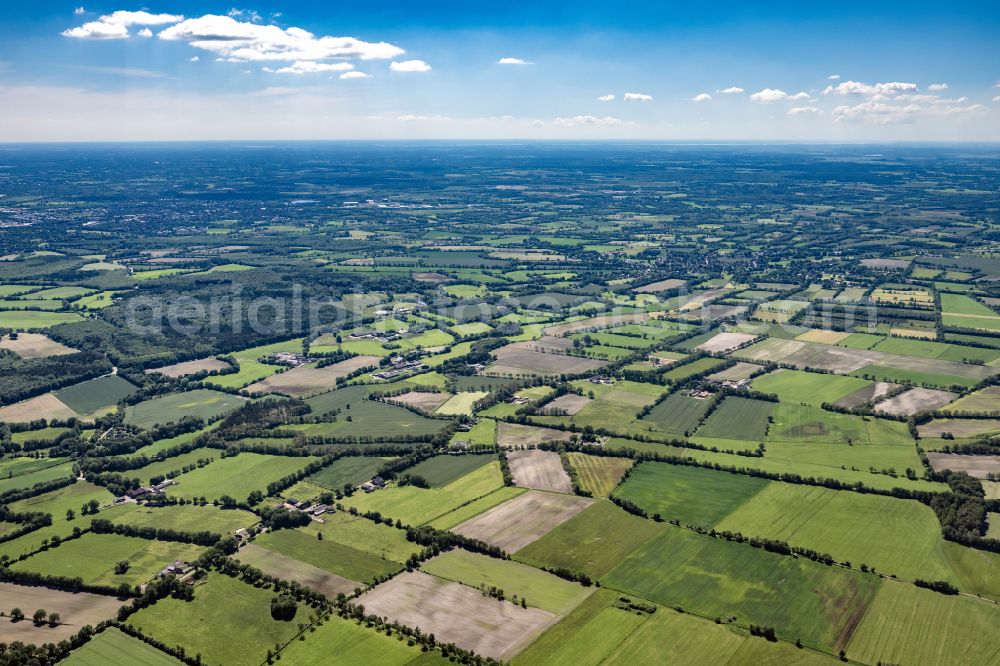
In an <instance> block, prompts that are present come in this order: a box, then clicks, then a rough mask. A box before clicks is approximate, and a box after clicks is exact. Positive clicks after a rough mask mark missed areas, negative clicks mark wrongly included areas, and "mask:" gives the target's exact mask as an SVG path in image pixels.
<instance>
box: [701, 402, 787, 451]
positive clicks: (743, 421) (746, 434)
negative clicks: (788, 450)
mask: <svg viewBox="0 0 1000 666" xmlns="http://www.w3.org/2000/svg"><path fill="white" fill-rule="evenodd" d="M773 410H774V403H771V402H764V401H763V400H749V399H747V398H740V397H738V396H732V397H729V398H726V399H725V400H723V401H722V404H720V405H719V406H718V407H716V408H715V411H714V412H712V414H711V416H709V417H708V419H707V420H706V421H705V423H704V424H703V425H702V426H701V427H700V428H698V430H697V432H696V434H697V435H698V436H699V437H712V438H720V439H736V440H756V441H763V440H764V436H765V435H766V434H767V418H768V417H769V416H770V415H771V412H772V411H773Z"/></svg>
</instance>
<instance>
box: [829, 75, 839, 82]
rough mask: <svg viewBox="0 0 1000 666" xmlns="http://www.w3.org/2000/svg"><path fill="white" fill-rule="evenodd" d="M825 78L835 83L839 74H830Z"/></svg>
mask: <svg viewBox="0 0 1000 666" xmlns="http://www.w3.org/2000/svg"><path fill="white" fill-rule="evenodd" d="M826 78H827V80H829V81H837V80H838V79H840V74H831V75H830V76H828V77H826Z"/></svg>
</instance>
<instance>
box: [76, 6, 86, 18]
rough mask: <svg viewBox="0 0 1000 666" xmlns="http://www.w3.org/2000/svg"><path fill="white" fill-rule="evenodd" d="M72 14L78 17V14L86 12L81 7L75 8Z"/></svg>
mask: <svg viewBox="0 0 1000 666" xmlns="http://www.w3.org/2000/svg"><path fill="white" fill-rule="evenodd" d="M73 13H74V14H76V15H77V16H79V15H80V14H85V13H87V10H86V9H84V8H83V7H77V8H76V9H74V10H73Z"/></svg>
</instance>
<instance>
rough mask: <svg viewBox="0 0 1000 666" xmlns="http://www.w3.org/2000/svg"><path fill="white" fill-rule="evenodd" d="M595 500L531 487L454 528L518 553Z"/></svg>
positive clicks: (455, 530) (453, 529) (472, 537)
mask: <svg viewBox="0 0 1000 666" xmlns="http://www.w3.org/2000/svg"><path fill="white" fill-rule="evenodd" d="M593 502H594V500H592V499H587V498H585V497H577V496H576V495H554V494H552V493H543V492H538V491H534V490H530V491H528V492H526V493H524V494H523V495H519V496H517V497H515V498H514V499H512V500H508V501H506V502H504V503H503V504H500V505H498V506H495V507H493V508H492V509H490V510H489V511H486V512H485V513H481V514H479V515H478V516H476V517H475V518H471V519H469V520H467V521H465V522H464V523H462V524H461V525H459V526H457V527H454V528H452V530H451V531H452V532H455V533H457V534H461V535H463V536H467V537H469V538H470V539H479V540H480V541H485V542H486V543H489V544H492V545H494V546H496V547H497V548H501V549H503V550H504V551H506V552H508V553H516V552H517V551H519V550H521V549H522V548H524V547H525V546H527V545H528V544H530V543H534V542H535V541H537V540H538V539H541V538H542V537H543V536H545V535H546V534H548V533H549V532H551V531H552V530H554V529H555V528H557V527H559V526H560V525H562V524H563V523H565V522H566V521H567V520H569V519H570V518H572V517H573V516H575V515H576V514H578V513H580V512H581V511H583V510H584V509H586V508H587V507H588V506H590V505H591V504H593Z"/></svg>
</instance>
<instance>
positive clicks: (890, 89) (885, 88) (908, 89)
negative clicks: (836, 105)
mask: <svg viewBox="0 0 1000 666" xmlns="http://www.w3.org/2000/svg"><path fill="white" fill-rule="evenodd" d="M917 90H918V88H917V84H916V83H905V82H901V81H890V82H888V83H876V84H874V85H870V84H868V83H861V82H860V81H844V82H843V83H838V84H837V85H835V86H827V87H826V89H825V90H823V94H824V95H865V96H868V97H878V96H886V95H894V94H899V93H915V92H917Z"/></svg>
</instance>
